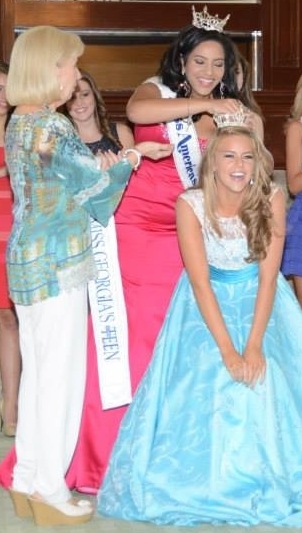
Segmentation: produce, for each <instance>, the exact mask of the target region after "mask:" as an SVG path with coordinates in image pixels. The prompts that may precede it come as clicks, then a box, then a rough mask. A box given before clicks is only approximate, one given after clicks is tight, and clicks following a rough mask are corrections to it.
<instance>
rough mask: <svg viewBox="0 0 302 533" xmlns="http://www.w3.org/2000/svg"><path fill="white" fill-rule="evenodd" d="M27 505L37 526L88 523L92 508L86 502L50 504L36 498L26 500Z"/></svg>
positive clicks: (74, 501)
mask: <svg viewBox="0 0 302 533" xmlns="http://www.w3.org/2000/svg"><path fill="white" fill-rule="evenodd" d="M28 503H29V505H30V507H31V511H32V514H33V517H34V521H35V523H36V525H37V526H60V525H69V526H73V525H77V524H83V523H85V522H88V521H89V520H90V519H91V518H92V515H93V512H94V511H93V507H92V505H91V503H90V502H89V501H88V500H72V501H69V502H64V503H58V504H50V503H47V502H45V501H43V500H40V499H38V498H34V497H30V498H28Z"/></svg>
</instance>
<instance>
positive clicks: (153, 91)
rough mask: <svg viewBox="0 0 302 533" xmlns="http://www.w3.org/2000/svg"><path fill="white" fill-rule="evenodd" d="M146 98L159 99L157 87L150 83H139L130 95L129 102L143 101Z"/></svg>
mask: <svg viewBox="0 0 302 533" xmlns="http://www.w3.org/2000/svg"><path fill="white" fill-rule="evenodd" d="M148 98H161V94H160V90H159V88H158V86H157V85H156V84H155V83H153V82H152V81H147V82H144V83H141V84H140V85H139V86H138V87H137V88H136V89H135V91H134V93H133V94H132V96H131V98H130V100H134V99H135V100H144V99H148Z"/></svg>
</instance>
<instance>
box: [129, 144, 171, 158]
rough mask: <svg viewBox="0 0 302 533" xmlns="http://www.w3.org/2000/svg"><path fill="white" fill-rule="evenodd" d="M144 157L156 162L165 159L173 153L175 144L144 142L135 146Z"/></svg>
mask: <svg viewBox="0 0 302 533" xmlns="http://www.w3.org/2000/svg"><path fill="white" fill-rule="evenodd" d="M134 148H135V149H136V150H138V151H139V152H140V153H141V154H142V156H145V157H149V158H150V159H154V160H155V161H156V160H158V159H162V158H163V157H168V156H169V155H171V154H172V152H173V148H174V147H173V144H163V143H158V142H153V141H144V142H141V143H138V144H136V145H135V146H134Z"/></svg>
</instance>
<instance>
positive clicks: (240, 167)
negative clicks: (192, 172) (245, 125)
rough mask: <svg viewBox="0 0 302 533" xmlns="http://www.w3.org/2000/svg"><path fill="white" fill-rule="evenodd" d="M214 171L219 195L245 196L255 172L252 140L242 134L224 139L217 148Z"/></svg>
mask: <svg viewBox="0 0 302 533" xmlns="http://www.w3.org/2000/svg"><path fill="white" fill-rule="evenodd" d="M214 171H215V179H216V186H217V191H218V194H227V195H228V196H229V195H242V194H244V192H245V190H246V188H247V187H248V186H249V185H250V181H251V179H252V178H253V175H254V172H255V156H254V149H253V143H252V140H251V139H250V138H249V137H248V136H245V135H240V134H233V135H227V136H224V137H222V138H221V139H220V140H219V142H218V144H217V147H216V152H215V157H214Z"/></svg>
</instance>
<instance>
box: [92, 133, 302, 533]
mask: <svg viewBox="0 0 302 533" xmlns="http://www.w3.org/2000/svg"><path fill="white" fill-rule="evenodd" d="M271 172H272V158H271V156H270V154H269V153H268V152H267V150H266V149H265V147H264V145H263V144H262V142H261V141H260V139H259V138H258V137H257V136H256V135H255V134H254V133H253V132H251V131H249V130H248V129H247V128H246V127H245V126H241V127H237V126H236V127H227V128H221V129H218V130H217V133H216V134H215V136H214V138H213V139H212V140H211V142H210V144H209V146H208V149H207V151H206V153H205V155H204V158H203V162H202V167H201V178H200V183H199V186H198V187H196V188H193V189H188V190H187V191H185V192H184V193H182V194H181V195H180V197H179V199H178V201H177V207H176V209H177V225H178V236H179V244H180V249H181V253H182V256H183V260H184V264H185V271H184V272H183V274H182V277H181V279H180V281H179V283H178V286H177V287H176V290H175V292H174V296H173V298H172V301H171V304H170V307H169V310H168V314H167V316H166V319H165V322H164V325H163V327H162V330H161V333H160V336H159V338H158V340H157V344H156V347H155V351H154V357H153V360H152V362H151V365H150V367H149V369H148V371H147V373H146V374H145V377H144V379H143V381H142V383H141V385H140V387H139V390H138V392H137V394H136V396H135V398H134V401H133V403H132V405H131V406H130V408H129V410H128V412H127V413H126V416H125V418H124V420H123V422H122V425H121V429H120V433H119V436H118V439H117V442H116V445H115V447H114V449H113V454H112V457H111V461H110V463H109V468H108V470H107V474H106V477H105V480H104V483H103V485H102V487H101V489H100V491H99V495H98V512H99V513H100V514H102V515H105V516H109V517H114V518H120V519H125V520H139V521H148V522H154V523H156V524H171V525H176V526H195V525H198V524H201V523H211V524H226V523H227V524H237V525H257V524H261V523H262V524H267V523H269V524H274V525H283V526H291V527H293V526H298V527H301V525H302V454H301V450H302V387H301V383H302V313H301V309H300V306H299V304H298V302H297V299H296V298H295V296H294V293H293V291H292V289H291V287H290V285H289V284H288V282H287V281H286V280H285V279H284V277H283V275H282V274H281V273H280V272H279V269H280V262H281V256H282V250H283V243H284V234H285V198H284V193H283V192H282V190H281V189H279V188H278V187H277V186H275V185H273V183H272V181H271V179H270V175H271Z"/></svg>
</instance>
